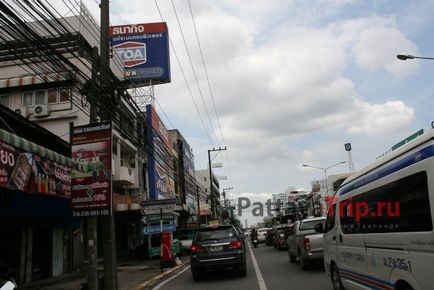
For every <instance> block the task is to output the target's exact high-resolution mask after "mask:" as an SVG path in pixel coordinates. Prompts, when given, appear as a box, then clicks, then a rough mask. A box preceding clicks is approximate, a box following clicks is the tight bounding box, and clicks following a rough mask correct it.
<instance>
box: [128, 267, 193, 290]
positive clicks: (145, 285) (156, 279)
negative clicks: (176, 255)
mask: <svg viewBox="0 0 434 290" xmlns="http://www.w3.org/2000/svg"><path fill="white" fill-rule="evenodd" d="M189 264H190V262H186V263H184V264H181V265H178V266H175V267H173V268H170V269H169V270H167V271H165V272H163V273H161V274H159V275H157V276H155V277H153V278H151V279H149V280H148V281H146V282H144V283H142V284H140V285H138V286H136V287H135V288H134V290H147V289H150V287H152V286H153V285H154V284H156V283H157V282H159V281H161V280H163V279H164V278H165V277H167V276H169V275H171V274H172V273H174V272H176V271H177V270H179V269H181V268H184V267H186V266H188V265H189Z"/></svg>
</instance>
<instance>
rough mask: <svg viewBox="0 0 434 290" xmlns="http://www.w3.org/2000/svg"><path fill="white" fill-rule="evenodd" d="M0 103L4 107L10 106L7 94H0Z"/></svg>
mask: <svg viewBox="0 0 434 290" xmlns="http://www.w3.org/2000/svg"><path fill="white" fill-rule="evenodd" d="M0 104H2V105H3V106H6V107H10V96H9V95H0Z"/></svg>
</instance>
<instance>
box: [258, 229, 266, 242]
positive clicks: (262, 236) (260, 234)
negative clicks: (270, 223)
mask: <svg viewBox="0 0 434 290" xmlns="http://www.w3.org/2000/svg"><path fill="white" fill-rule="evenodd" d="M267 231H268V228H260V229H258V242H259V243H265V234H266V233H267Z"/></svg>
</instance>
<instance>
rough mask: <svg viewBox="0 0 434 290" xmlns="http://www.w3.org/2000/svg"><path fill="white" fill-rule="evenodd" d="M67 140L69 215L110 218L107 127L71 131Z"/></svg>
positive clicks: (110, 172)
mask: <svg viewBox="0 0 434 290" xmlns="http://www.w3.org/2000/svg"><path fill="white" fill-rule="evenodd" d="M71 140H72V142H71V145H72V146H71V151H72V153H71V157H72V193H71V195H72V199H71V201H72V209H73V215H74V216H97V215H110V214H111V211H112V168H111V165H112V128H111V123H100V124H92V125H86V126H79V127H74V129H73V132H72V139H71Z"/></svg>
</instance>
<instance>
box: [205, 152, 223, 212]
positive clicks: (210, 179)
mask: <svg viewBox="0 0 434 290" xmlns="http://www.w3.org/2000/svg"><path fill="white" fill-rule="evenodd" d="M224 150H226V146H225V148H221V147H219V148H217V149H216V148H214V147H213V148H212V149H210V150H208V167H209V191H210V193H209V196H210V199H211V217H212V219H213V220H215V219H216V210H215V200H214V188H213V185H212V180H213V178H212V170H211V152H215V151H224Z"/></svg>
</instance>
